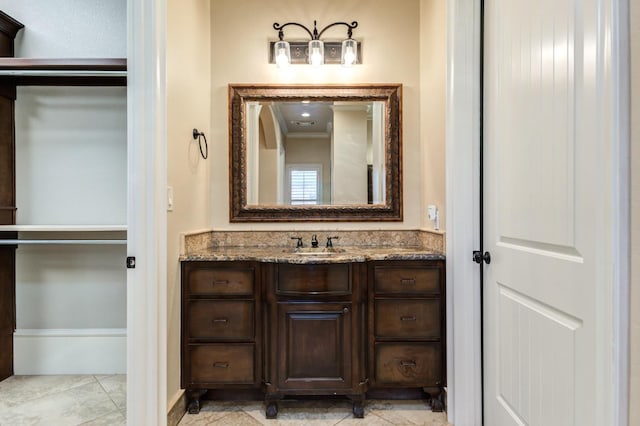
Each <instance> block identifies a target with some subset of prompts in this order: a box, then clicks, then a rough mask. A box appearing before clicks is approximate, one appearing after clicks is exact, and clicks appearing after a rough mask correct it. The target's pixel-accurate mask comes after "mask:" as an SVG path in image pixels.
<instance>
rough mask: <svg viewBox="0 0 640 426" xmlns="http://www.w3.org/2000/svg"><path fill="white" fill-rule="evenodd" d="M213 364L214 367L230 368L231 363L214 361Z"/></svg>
mask: <svg viewBox="0 0 640 426" xmlns="http://www.w3.org/2000/svg"><path fill="white" fill-rule="evenodd" d="M213 366H214V368H229V363H228V362H214V363H213Z"/></svg>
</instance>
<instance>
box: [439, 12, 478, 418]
mask: <svg viewBox="0 0 640 426" xmlns="http://www.w3.org/2000/svg"><path fill="white" fill-rule="evenodd" d="M480 24H481V0H473V1H468V0H449V1H448V3H447V88H446V93H447V95H446V96H447V104H446V170H447V171H446V194H447V209H446V212H447V213H446V214H447V223H448V224H449V225H448V227H447V228H448V229H447V232H446V240H447V241H446V247H447V253H446V255H447V341H448V342H451V343H450V344H449V345H447V346H448V348H449V350H448V352H447V365H448V366H449V368H448V372H447V376H448V377H447V383H448V387H449V389H448V392H447V413H448V417H449V422H451V423H454V424H459V425H481V424H482V376H481V371H482V362H481V344H482V341H481V330H482V328H481V319H482V316H481V305H480V300H481V294H480V275H479V274H478V271H479V268H478V265H477V264H475V263H474V262H473V261H472V257H471V253H472V252H473V251H474V250H477V249H478V247H479V245H480V232H479V229H480V221H479V217H478V211H479V205H480V204H479V203H480V201H479V200H480V193H479V188H478V182H479V178H480V173H479V170H480V149H479V147H480V129H481V122H480V78H479V76H480V64H481V61H480V59H481V58H480Z"/></svg>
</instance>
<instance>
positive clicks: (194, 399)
mask: <svg viewBox="0 0 640 426" xmlns="http://www.w3.org/2000/svg"><path fill="white" fill-rule="evenodd" d="M205 393H207V391H206V390H205V389H195V390H188V391H187V397H188V404H189V405H188V406H187V411H188V412H189V414H198V413H199V412H200V398H202V395H204V394H205Z"/></svg>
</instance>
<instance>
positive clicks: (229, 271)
mask: <svg viewBox="0 0 640 426" xmlns="http://www.w3.org/2000/svg"><path fill="white" fill-rule="evenodd" d="M182 297H183V299H182V386H183V387H184V388H185V389H186V390H187V396H188V398H189V403H188V404H189V405H188V409H189V412H191V413H195V412H198V411H199V409H200V398H201V397H202V396H203V395H204V393H206V392H207V391H216V392H217V391H220V392H218V393H217V395H221V396H222V397H223V398H224V397H225V395H230V393H231V392H232V391H243V390H244V391H248V390H252V391H253V395H256V394H258V395H259V397H264V398H265V401H266V415H267V417H268V418H275V417H276V416H277V413H278V405H277V403H278V401H279V400H281V399H283V398H286V397H296V396H297V397H300V396H321V395H331V396H333V395H338V396H345V397H347V398H350V399H351V400H352V401H353V414H354V416H355V417H363V415H364V410H363V401H364V399H365V397H367V398H369V397H372V398H376V397H378V396H377V395H381V396H382V397H385V398H403V397H407V395H410V396H411V397H413V398H415V397H416V395H422V396H423V395H424V393H423V392H426V393H427V395H428V397H429V398H430V399H431V401H432V408H433V410H434V411H441V410H442V408H443V405H442V392H443V388H444V386H445V385H446V382H445V378H446V365H445V361H446V356H445V354H446V346H445V330H446V329H445V280H444V261H443V260H423V261H416V260H407V261H371V262H356V263H338V262H327V263H266V262H265V263H260V262H239V261H238V262H219V261H185V262H182ZM225 392H227V394H225Z"/></svg>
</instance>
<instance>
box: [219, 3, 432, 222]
mask: <svg viewBox="0 0 640 426" xmlns="http://www.w3.org/2000/svg"><path fill="white" fill-rule="evenodd" d="M441 1H442V2H443V3H444V0H441ZM211 19H212V34H211V40H212V46H211V47H212V58H211V60H212V65H211V72H212V74H211V75H212V77H211V90H212V92H211V95H212V97H211V99H212V105H211V108H212V111H211V112H212V115H211V128H212V133H211V138H210V142H211V145H212V151H213V152H215V153H219V154H217V155H215V156H213V158H212V159H211V168H212V177H211V179H212V190H213V199H212V203H213V205H214V206H216V207H215V208H214V209H213V217H212V221H211V225H212V226H213V228H214V229H218V230H219V229H288V228H291V227H292V225H291V224H286V223H283V224H268V223H264V224H263V223H260V224H230V223H229V213H228V208H227V206H228V203H229V189H228V185H229V175H228V155H227V154H228V140H229V138H228V132H227V128H228V121H227V120H228V115H227V85H228V84H229V83H251V82H254V83H255V82H257V83H402V84H403V85H404V90H403V98H404V102H403V120H404V126H403V145H404V146H403V148H404V149H403V153H404V157H403V161H404V222H398V223H384V224H383V226H384V228H395V229H415V228H419V227H420V226H421V225H422V221H421V216H422V214H421V212H422V211H423V210H424V209H423V204H424V203H423V199H424V194H423V188H422V185H421V181H422V180H423V175H424V174H423V172H422V171H423V164H422V159H421V157H420V155H419V153H420V152H421V151H422V148H421V144H422V142H421V136H422V135H421V132H420V121H421V119H422V118H423V117H421V114H420V42H419V40H420V0H403V1H396V0H350V1H347V2H345V1H342V0H318V1H316V2H313V3H309V2H299V1H294V0H273V1H269V2H265V1H262V0H243V1H237V0H216V1H215V2H212V3H211ZM314 19H315V20H317V21H318V24H319V25H320V26H321V27H322V26H324V25H327V24H329V23H332V22H335V21H352V20H357V21H358V24H359V25H358V28H356V29H355V30H354V33H353V34H354V38H356V39H358V40H360V41H362V42H363V49H362V50H363V62H364V63H363V64H361V65H358V66H355V67H353V68H350V69H346V68H342V67H340V66H338V65H331V66H324V67H322V68H320V69H312V68H311V67H309V66H306V65H295V66H292V67H290V68H289V69H288V70H286V71H284V72H283V70H280V69H278V68H277V67H276V66H275V65H271V64H268V63H267V57H268V51H267V43H268V41H269V40H274V39H277V32H276V31H275V30H273V23H274V22H279V23H284V22H287V21H297V22H300V23H304V24H305V25H313V21H314ZM442 19H444V17H443V18H442ZM300 31H301V30H299V29H296V28H292V29H289V28H287V29H286V30H285V35H286V37H287V38H290V39H304V35H305V34H304V32H300ZM325 35H326V39H341V38H343V37H344V36H345V31H344V30H343V29H340V28H339V27H336V28H334V29H331V30H329V31H328V32H327V33H326V34H325ZM443 43H444V39H443ZM238 47H241V49H238ZM234 48H235V49H234ZM443 107H444V104H443ZM442 126H443V128H444V122H443V123H442ZM438 179H440V180H441V181H442V182H443V185H444V174H443V175H442V176H441V177H439V178H438ZM217 206H221V207H217ZM295 227H296V229H310V228H315V229H317V228H320V227H324V228H325V229H327V228H328V229H345V228H361V229H366V228H369V229H370V228H375V229H379V228H380V227H381V224H380V223H320V224H319V223H301V224H296V225H295Z"/></svg>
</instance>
